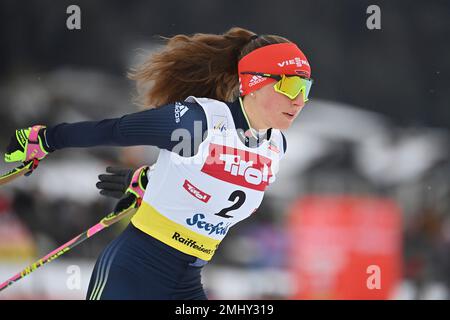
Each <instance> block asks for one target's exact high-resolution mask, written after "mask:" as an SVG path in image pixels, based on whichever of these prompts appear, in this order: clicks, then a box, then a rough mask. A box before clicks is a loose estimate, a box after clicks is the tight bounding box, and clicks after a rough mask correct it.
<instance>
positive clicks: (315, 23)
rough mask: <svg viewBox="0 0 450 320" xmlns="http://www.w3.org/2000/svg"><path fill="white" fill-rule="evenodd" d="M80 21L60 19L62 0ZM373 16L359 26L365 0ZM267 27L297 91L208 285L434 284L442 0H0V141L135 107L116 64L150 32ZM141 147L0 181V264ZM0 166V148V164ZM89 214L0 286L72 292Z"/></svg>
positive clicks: (151, 151) (86, 252)
mask: <svg viewBox="0 0 450 320" xmlns="http://www.w3.org/2000/svg"><path fill="white" fill-rule="evenodd" d="M72 4H76V5H78V6H79V7H80V9H81V29H80V30H68V29H67V27H66V20H67V18H68V17H69V15H70V14H67V13H66V9H67V7H68V6H69V5H72ZM373 4H375V5H378V6H379V8H380V9H381V29H379V30H376V29H375V30H369V29H368V28H367V25H366V21H367V19H368V18H369V16H370V14H368V13H367V12H366V10H367V8H368V6H369V5H373ZM233 26H240V27H244V28H248V29H250V30H252V31H254V32H256V33H258V34H277V35H281V36H284V37H287V38H289V39H290V40H292V41H294V42H296V43H297V44H298V45H299V47H300V48H301V49H302V50H303V51H304V52H305V54H306V55H307V57H308V59H309V61H310V63H311V66H312V76H313V78H314V79H315V84H314V86H313V88H312V92H311V96H312V99H311V100H310V102H309V103H308V104H307V106H306V108H305V109H304V110H303V111H302V114H301V115H300V116H299V118H298V119H297V120H296V123H295V124H294V126H293V127H292V128H290V129H289V130H288V131H286V132H285V134H286V136H287V139H288V152H287V155H286V157H285V159H284V160H283V163H282V166H281V169H280V172H279V176H278V177H277V182H276V183H275V184H274V185H273V186H271V187H270V188H269V189H268V190H267V192H266V195H265V199H264V201H263V204H262V206H261V207H260V208H259V210H258V211H257V212H256V214H254V215H252V217H251V218H249V219H247V220H245V221H243V222H241V223H240V224H238V225H237V226H235V227H234V228H233V229H231V230H230V231H229V234H228V236H227V237H226V238H225V240H224V241H223V242H222V244H221V247H220V248H219V250H218V251H217V253H216V255H215V256H214V258H213V260H212V262H211V263H210V264H208V265H207V266H206V267H205V268H204V271H203V282H204V286H205V288H206V290H207V292H208V294H209V297H210V298H211V299H449V298H450V154H449V139H450V132H449V128H450V108H449V107H450V106H449V98H448V97H447V95H446V94H447V92H448V89H449V88H450V76H449V73H450V59H448V56H449V53H450V50H449V49H450V41H449V39H450V2H449V1H445V0H441V1H438V0H434V1H420V2H416V1H414V2H411V1H363V0H352V1H351V0H342V1H325V0H314V1H313V0H307V1H304V0H279V1H240V2H236V3H235V2H232V1H224V0H217V1H207V0H204V1H199V0H193V1H181V0H179V1H178V0H177V1H174V0H168V1H164V2H163V1H143V0H133V1H116V0H114V1H87V0H83V1H65V0H62V1H57V2H56V1H50V0H39V1H37V0H33V1H26V2H25V1H13V0H2V1H1V2H0V47H1V50H0V119H1V121H0V124H1V125H0V145H1V146H2V148H3V149H2V153H3V152H4V149H5V147H6V145H7V144H8V141H9V137H10V135H11V134H12V133H13V132H14V129H16V128H22V127H26V126H30V125H33V124H38V123H39V124H46V125H54V124H57V123H60V122H77V121H83V120H100V119H103V118H113V117H119V116H121V115H123V114H126V113H131V112H135V111H136V110H137V107H136V106H134V105H133V103H132V99H133V96H134V95H135V91H134V84H133V83H132V82H131V81H129V80H127V78H126V73H127V71H128V70H129V68H130V67H131V66H133V65H135V64H136V63H139V61H141V59H142V55H143V53H145V52H151V51H152V50H155V49H157V48H158V46H160V45H161V41H159V40H158V36H159V35H161V36H173V35H175V34H179V33H185V34H192V33H196V32H202V33H223V32H225V31H226V30H227V29H229V28H231V27H233ZM157 156H158V149H157V148H154V147H135V148H114V147H108V148H106V147H99V148H92V149H69V150H64V151H61V152H55V153H54V154H52V155H51V157H49V158H48V159H47V160H46V161H45V163H42V164H41V165H40V167H39V169H38V170H37V171H36V172H35V173H33V175H32V176H30V177H28V178H22V179H19V180H17V181H15V182H14V183H12V184H11V185H8V186H6V187H2V188H1V189H0V281H4V280H6V279H7V278H9V277H11V276H12V275H13V274H15V273H16V272H18V271H20V270H21V269H22V268H24V267H25V266H26V265H27V264H28V263H30V262H33V261H34V260H36V259H37V258H40V257H42V256H44V255H45V254H47V253H48V252H50V251H51V250H53V249H54V248H56V247H58V246H59V245H61V244H62V243H65V242H66V241H68V240H70V239H71V238H72V237H74V236H75V235H77V234H79V233H81V232H83V231H84V230H86V229H87V228H88V227H90V226H91V225H93V224H95V223H96V222H98V220H99V219H101V218H102V217H103V216H104V215H106V213H108V212H109V211H110V210H111V209H112V208H113V206H114V204H115V201H114V199H109V198H104V197H102V196H100V195H99V194H98V192H97V189H96V188H95V183H96V181H97V175H98V174H100V173H102V172H103V171H104V168H105V167H106V166H107V165H111V164H114V165H126V166H138V165H141V164H151V163H153V162H154V161H155V160H156V158H157ZM11 168H13V165H11V164H6V163H4V162H3V161H2V163H1V164H0V170H1V172H6V171H7V170H9V169H11ZM125 225H126V222H125V221H124V222H123V223H122V224H121V225H119V226H114V227H112V228H111V229H109V230H105V231H103V232H101V233H100V234H98V235H96V236H95V237H94V238H91V239H89V240H88V241H86V242H85V243H83V244H82V245H80V246H78V247H77V248H76V249H74V250H73V251H70V252H68V253H67V254H65V255H64V256H63V257H61V258H59V259H57V260H56V261H54V262H52V263H50V264H48V265H46V266H44V267H43V268H41V269H39V270H37V271H35V272H33V273H32V274H31V275H29V276H28V277H26V278H24V279H22V280H20V281H19V282H18V283H16V284H14V285H13V286H12V287H10V288H8V289H7V290H5V291H4V292H2V293H1V294H0V299H83V298H84V297H85V294H86V290H87V285H88V282H89V278H90V274H91V271H92V268H93V264H94V262H95V259H96V258H97V256H98V255H99V254H100V252H101V250H102V249H103V248H104V247H105V246H106V245H107V244H108V243H109V241H111V240H112V239H113V238H114V237H115V236H117V235H118V234H119V233H120V231H121V230H122V229H123V228H124V227H125Z"/></svg>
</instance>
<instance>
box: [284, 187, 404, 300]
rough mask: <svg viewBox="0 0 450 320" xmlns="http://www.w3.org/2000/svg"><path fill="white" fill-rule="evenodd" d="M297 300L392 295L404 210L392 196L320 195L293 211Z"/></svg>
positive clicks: (290, 222)
mask: <svg viewBox="0 0 450 320" xmlns="http://www.w3.org/2000/svg"><path fill="white" fill-rule="evenodd" d="M288 232H289V265H290V269H291V271H292V272H293V276H294V279H295V290H294V294H293V296H292V297H290V298H291V299H390V298H392V297H393V294H394V290H395V289H396V287H397V284H398V282H399V280H400V269H401V250H402V245H401V241H402V240H401V239H402V225H401V212H400V209H399V207H398V206H397V205H396V203H395V202H394V201H392V200H390V199H381V198H370V197H357V196H329V195H316V196H308V197H303V198H301V199H299V200H298V201H296V202H295V203H294V205H293V207H292V209H291V211H290V213H289V219H288Z"/></svg>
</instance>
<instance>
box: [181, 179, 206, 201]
mask: <svg viewBox="0 0 450 320" xmlns="http://www.w3.org/2000/svg"><path fill="white" fill-rule="evenodd" d="M183 188H184V189H186V190H187V191H188V192H189V193H190V194H191V195H193V196H194V197H195V198H197V199H199V200H200V201H203V202H204V203H207V202H208V201H209V199H210V198H211V196H210V195H209V194H207V193H205V192H203V191H201V190H200V189H198V188H196V187H195V186H194V185H192V184H191V183H190V182H189V181H187V180H184V184H183Z"/></svg>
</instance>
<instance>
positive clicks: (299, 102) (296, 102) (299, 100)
mask: <svg viewBox="0 0 450 320" xmlns="http://www.w3.org/2000/svg"><path fill="white" fill-rule="evenodd" d="M292 105H294V106H296V107H300V108H303V107H304V106H305V100H304V98H303V92H300V93H299V95H298V96H297V97H295V99H294V100H292Z"/></svg>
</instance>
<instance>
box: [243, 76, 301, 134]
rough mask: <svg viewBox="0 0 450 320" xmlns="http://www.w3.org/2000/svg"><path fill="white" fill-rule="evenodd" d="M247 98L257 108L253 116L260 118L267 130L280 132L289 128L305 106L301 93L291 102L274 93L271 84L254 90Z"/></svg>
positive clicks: (282, 95)
mask: <svg viewBox="0 0 450 320" xmlns="http://www.w3.org/2000/svg"><path fill="white" fill-rule="evenodd" d="M249 98H250V100H251V99H254V105H255V106H256V108H257V112H256V113H255V114H256V115H257V116H258V117H260V119H259V121H260V122H261V123H264V124H265V126H267V128H274V129H281V130H284V129H287V128H289V127H290V126H291V124H292V123H293V121H294V120H295V118H297V116H298V115H299V113H300V111H301V110H302V108H303V107H304V106H305V102H304V101H303V94H302V93H300V94H299V95H298V96H297V97H296V98H295V99H294V100H291V99H289V98H288V97H287V96H285V95H284V94H281V93H278V92H276V91H275V90H274V88H273V83H271V84H268V85H266V86H264V87H262V88H260V89H259V90H256V91H255V92H254V94H253V95H249Z"/></svg>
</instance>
